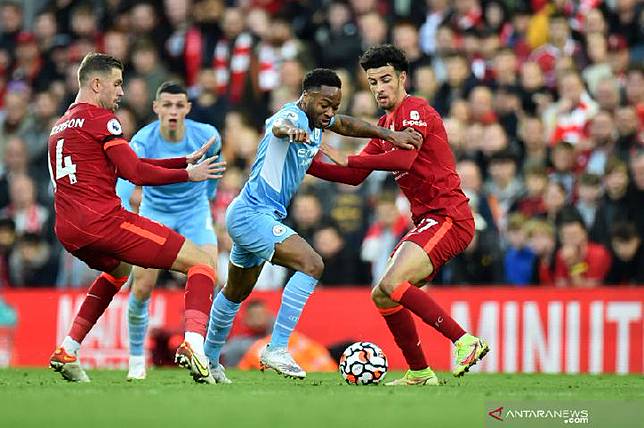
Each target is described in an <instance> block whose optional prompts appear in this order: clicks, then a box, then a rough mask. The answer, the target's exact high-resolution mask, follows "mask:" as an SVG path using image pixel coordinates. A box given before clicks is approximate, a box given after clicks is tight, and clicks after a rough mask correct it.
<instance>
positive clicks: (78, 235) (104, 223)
mask: <svg viewBox="0 0 644 428" xmlns="http://www.w3.org/2000/svg"><path fill="white" fill-rule="evenodd" d="M94 224H95V226H90V227H87V226H85V227H83V229H82V230H80V229H78V228H76V227H74V225H72V224H70V223H67V222H65V221H64V219H57V224H56V235H57V236H58V238H59V239H60V241H61V242H62V243H63V246H64V247H65V248H66V249H67V250H68V251H69V252H70V253H72V254H73V255H74V256H76V257H78V258H79V259H81V260H82V261H84V262H85V263H87V265H88V266H89V267H91V268H93V269H98V270H100V271H103V272H111V271H113V270H114V269H116V267H117V266H118V265H119V263H120V262H121V261H124V262H127V263H130V264H132V265H136V266H141V267H144V268H157V269H170V267H171V266H172V264H173V263H174V261H175V260H176V258H177V254H179V250H181V247H182V246H183V243H184V241H185V238H184V237H183V236H181V235H180V234H178V233H177V232H175V231H173V230H172V229H170V228H168V227H166V226H164V225H162V224H161V223H157V222H156V221H153V220H150V219H148V218H145V217H141V216H140V215H138V214H135V213H132V212H130V211H127V210H125V209H122V210H120V211H117V212H116V213H115V214H113V215H110V216H106V217H104V218H103V219H101V221H100V222H96V223H94ZM97 237H98V239H96V238H97ZM86 242H89V243H88V244H85V243H86Z"/></svg>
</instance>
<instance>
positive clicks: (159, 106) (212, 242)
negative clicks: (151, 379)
mask: <svg viewBox="0 0 644 428" xmlns="http://www.w3.org/2000/svg"><path fill="white" fill-rule="evenodd" d="M190 107H191V106H190V102H189V101H188V94H187V92H186V89H185V88H184V87H183V86H182V85H180V84H178V83H176V82H171V81H170V82H165V83H163V84H161V86H159V88H158V89H157V93H156V99H155V100H154V103H153V105H152V108H153V110H154V112H155V113H156V114H157V115H158V120H156V121H154V122H152V123H150V124H149V125H147V126H145V127H143V128H142V129H141V130H139V131H138V132H137V133H136V134H135V135H134V137H133V138H132V141H131V142H130V145H131V146H132V149H133V150H134V151H135V152H136V154H137V155H138V156H139V157H142V158H167V157H180V156H184V155H188V156H193V157H194V156H199V157H201V156H203V155H204V154H205V155H206V156H208V157H210V156H217V155H219V153H220V151H221V138H220V136H219V132H218V131H217V129H216V128H214V127H213V126H211V125H207V124H203V123H199V122H195V121H193V120H190V119H186V115H187V114H188V112H190ZM205 141H207V143H206V144H204V142H205ZM202 145H203V146H202ZM134 189H135V186H134V184H132V183H130V182H128V181H125V180H121V179H119V181H118V183H117V186H116V190H117V194H118V195H119V197H120V198H121V200H122V201H123V205H124V206H125V207H126V208H127V209H129V210H132V208H131V206H130V198H131V196H132V193H133V191H134ZM216 189H217V180H209V181H203V182H199V183H177V184H168V185H165V186H150V187H147V186H146V187H144V188H143V193H142V198H141V204H140V207H139V214H141V215H143V216H146V217H148V218H150V219H152V220H155V221H158V222H159V223H162V224H164V225H166V226H168V227H170V228H171V229H174V230H175V231H177V232H179V233H181V234H182V235H184V236H185V237H187V238H189V239H191V240H192V241H193V242H194V243H195V244H197V245H198V246H199V247H200V248H201V249H203V250H205V251H207V252H208V253H210V254H212V256H213V258H215V259H216V255H217V237H216V235H215V231H214V228H213V223H212V216H211V213H210V204H209V200H210V199H212V198H213V197H214V196H215V192H216ZM158 275H159V270H157V269H143V268H139V267H134V268H133V269H132V278H133V280H132V286H131V292H130V298H129V303H128V326H129V336H130V358H129V371H128V375H127V379H128V380H135V379H136V380H142V379H145V375H146V370H145V352H144V349H143V345H144V342H145V335H146V331H147V327H148V316H149V315H148V305H149V302H150V294H151V293H152V289H153V288H154V285H155V284H156V281H157V278H158ZM201 353H202V354H203V350H202V351H201ZM211 374H212V376H213V379H214V380H215V381H219V382H226V381H227V379H226V375H225V373H224V372H223V367H216V368H214V369H213V370H211ZM213 383H214V382H213Z"/></svg>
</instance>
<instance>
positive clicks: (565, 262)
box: [555, 210, 611, 287]
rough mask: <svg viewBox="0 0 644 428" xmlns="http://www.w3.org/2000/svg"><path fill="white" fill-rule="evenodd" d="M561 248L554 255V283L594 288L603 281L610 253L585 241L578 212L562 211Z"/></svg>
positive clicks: (586, 239)
mask: <svg viewBox="0 0 644 428" xmlns="http://www.w3.org/2000/svg"><path fill="white" fill-rule="evenodd" d="M558 233H559V239H560V240H561V248H560V249H559V250H558V251H557V254H556V256H555V284H556V285H557V286H559V287H596V286H598V285H600V284H602V283H603V282H604V279H605V278H606V275H607V274H608V271H609V270H610V267H611V256H610V253H609V252H608V251H607V250H606V248H604V246H603V245H601V244H595V243H593V242H590V241H589V240H588V231H587V230H586V226H585V225H584V221H583V220H582V218H581V216H579V213H577V212H576V211H572V210H571V211H568V210H566V211H564V212H563V213H562V215H561V221H560V224H559V230H558Z"/></svg>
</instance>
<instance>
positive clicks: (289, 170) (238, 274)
mask: <svg viewBox="0 0 644 428" xmlns="http://www.w3.org/2000/svg"><path fill="white" fill-rule="evenodd" d="M341 98H342V93H341V81H340V79H339V77H338V76H337V74H336V73H335V72H333V71H332V70H327V69H315V70H313V71H310V72H308V73H307V74H306V76H305V77H304V80H303V82H302V95H301V97H300V99H299V100H298V101H297V102H294V103H288V104H285V105H284V106H283V107H282V109H280V110H279V111H278V112H277V113H276V114H275V115H273V116H272V117H270V118H269V119H268V120H267V121H266V130H265V132H264V136H263V138H262V140H261V141H260V143H259V146H258V148H257V157H256V159H255V163H254V164H253V167H252V171H251V175H250V178H249V179H248V182H247V183H246V185H245V186H244V188H243V189H242V191H241V193H240V195H239V196H238V197H237V198H235V200H233V202H232V203H231V204H230V206H229V207H228V210H227V211H226V227H227V229H228V233H229V234H230V237H231V238H232V240H233V247H232V250H231V254H230V263H229V267H228V281H227V283H226V285H225V286H224V288H223V290H222V292H220V293H219V294H218V295H217V296H216V297H215V300H214V302H213V305H212V310H211V312H210V325H209V327H208V335H207V338H206V343H205V346H204V348H205V352H206V355H207V356H208V358H209V360H210V364H211V367H213V368H216V367H218V365H219V355H220V352H221V348H222V346H223V345H224V343H225V341H226V338H227V337H228V333H229V332H230V328H231V326H232V323H233V319H234V317H235V314H236V313H237V311H238V310H239V306H240V303H241V302H242V301H243V300H244V299H246V297H248V295H249V294H250V292H251V291H252V289H253V287H254V285H255V282H256V281H257V278H258V276H259V274H260V272H261V270H262V267H263V265H264V262H266V261H270V262H271V263H274V264H278V265H281V266H285V267H287V268H290V269H293V270H294V271H296V272H295V274H294V275H293V276H292V277H291V279H290V280H289V281H288V283H287V284H286V287H285V288H284V292H283V294H282V304H281V306H280V310H279V312H278V314H277V318H276V320H275V325H274V328H273V335H272V338H271V342H270V344H269V345H268V346H267V347H266V348H264V349H263V350H262V353H261V358H260V362H261V365H262V367H263V368H271V369H273V370H275V371H277V372H278V373H280V374H282V375H285V376H288V377H293V378H299V379H303V378H304V377H306V373H305V371H304V370H302V368H301V367H300V366H299V365H298V364H297V363H296V362H295V360H293V358H292V357H291V355H290V354H289V352H288V349H287V344H288V340H289V337H290V336H291V333H292V332H293V329H294V328H295V326H296V324H297V321H298V319H299V317H300V314H301V312H302V309H303V308H304V305H305V303H306V301H307V299H308V298H309V296H310V295H311V293H312V292H313V289H314V287H315V284H317V282H318V279H319V278H320V276H321V275H322V271H323V269H324V264H323V262H322V257H320V255H319V254H317V253H316V252H315V251H314V250H313V248H311V246H310V245H309V244H307V243H306V241H305V240H304V239H303V238H301V237H300V236H298V235H297V233H296V232H295V231H294V230H292V229H291V228H290V227H288V226H286V225H284V224H283V223H282V220H283V219H284V218H285V217H286V214H287V213H286V208H287V207H288V205H289V204H290V202H291V198H292V197H293V195H294V194H295V192H296V191H297V189H298V187H299V185H300V183H301V181H302V179H303V177H304V175H305V174H306V171H307V169H308V168H309V165H310V164H311V161H312V160H313V157H314V156H315V155H316V153H317V152H318V149H319V147H320V144H321V142H322V134H323V130H324V129H329V130H332V131H334V132H336V133H339V134H342V135H349V136H354V137H365V138H381V139H383V140H388V141H391V142H392V143H394V144H396V145H398V146H400V147H402V148H407V149H411V148H413V147H414V144H416V145H418V144H420V138H419V136H418V135H416V134H415V133H414V132H413V131H410V130H405V131H400V132H394V131H391V130H389V129H386V128H381V127H377V126H373V125H371V124H369V123H367V122H364V121H362V120H359V119H354V118H352V117H349V116H344V115H336V114H335V112H336V111H337V109H338V106H339V105H340V100H341ZM408 131H409V132H408Z"/></svg>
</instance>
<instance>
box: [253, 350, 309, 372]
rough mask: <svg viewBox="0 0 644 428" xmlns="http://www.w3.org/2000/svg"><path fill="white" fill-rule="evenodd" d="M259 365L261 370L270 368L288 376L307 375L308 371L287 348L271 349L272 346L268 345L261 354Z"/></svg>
mask: <svg viewBox="0 0 644 428" xmlns="http://www.w3.org/2000/svg"><path fill="white" fill-rule="evenodd" d="M259 366H260V370H261V371H264V370H266V369H267V368H269V369H273V370H275V371H276V372H277V373H279V374H281V375H282V376H286V377H292V378H295V379H304V378H305V377H306V372H305V371H304V370H302V367H300V366H299V365H298V364H297V363H296V362H295V360H294V359H293V357H291V354H289V352H288V349H286V348H276V349H270V346H268V345H266V346H265V347H264V349H262V353H261V354H260V356H259Z"/></svg>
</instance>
